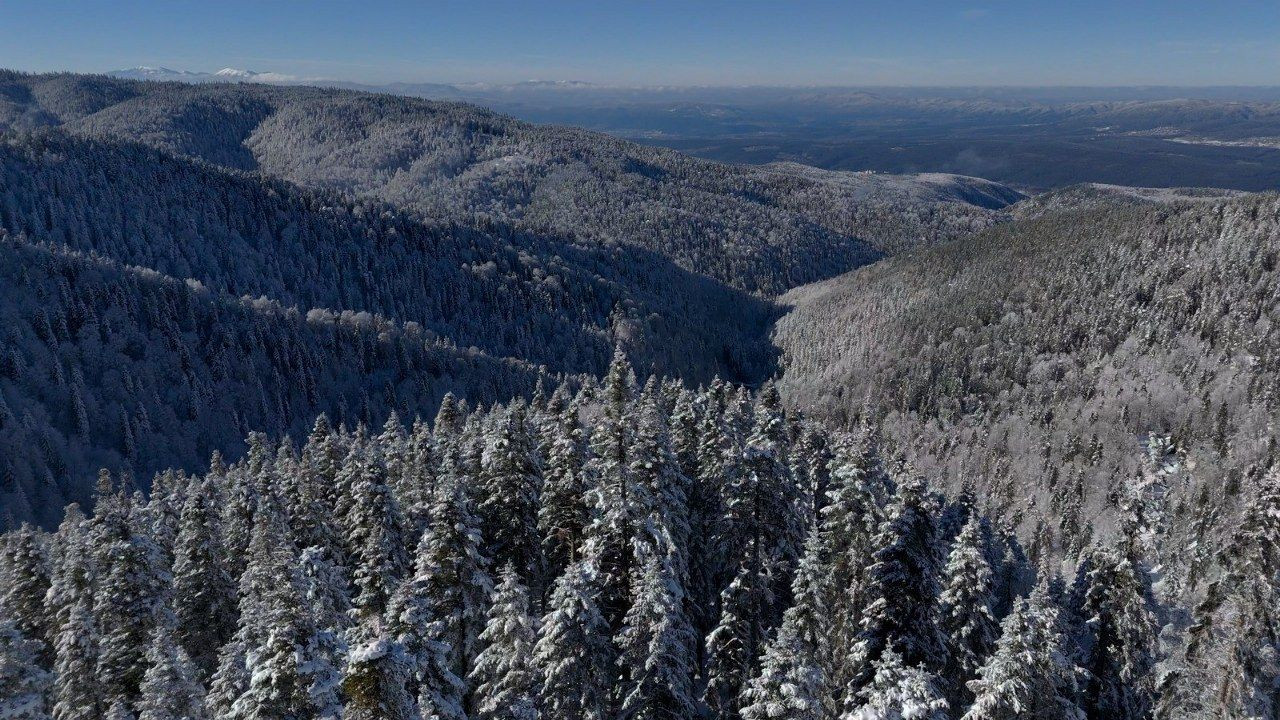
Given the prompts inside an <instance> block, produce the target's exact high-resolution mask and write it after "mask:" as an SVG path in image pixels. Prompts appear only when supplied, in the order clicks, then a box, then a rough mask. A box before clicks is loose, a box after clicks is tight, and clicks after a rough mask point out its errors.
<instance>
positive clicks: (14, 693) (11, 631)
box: [0, 617, 53, 720]
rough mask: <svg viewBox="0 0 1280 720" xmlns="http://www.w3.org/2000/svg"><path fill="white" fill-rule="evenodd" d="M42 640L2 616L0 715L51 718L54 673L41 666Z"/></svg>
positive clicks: (36, 719) (17, 719)
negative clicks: (50, 700)
mask: <svg viewBox="0 0 1280 720" xmlns="http://www.w3.org/2000/svg"><path fill="white" fill-rule="evenodd" d="M42 649H43V643H41V642H40V641H38V640H30V639H28V638H27V637H26V636H25V635H24V634H23V633H22V631H21V630H19V629H18V624H17V623H15V622H14V621H13V620H12V619H10V618H8V617H3V618H2V619H0V718H5V719H6V720H8V719H9V718H12V719H13V720H48V718H49V689H50V685H51V684H52V680H53V678H52V676H51V675H50V674H49V673H48V672H47V671H45V670H44V669H43V668H41V667H40V653H41V651H42Z"/></svg>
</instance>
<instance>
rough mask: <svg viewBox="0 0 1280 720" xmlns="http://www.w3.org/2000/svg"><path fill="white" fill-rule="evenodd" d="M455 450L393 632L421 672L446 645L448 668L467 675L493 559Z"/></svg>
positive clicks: (397, 602) (396, 599)
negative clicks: (486, 553)
mask: <svg viewBox="0 0 1280 720" xmlns="http://www.w3.org/2000/svg"><path fill="white" fill-rule="evenodd" d="M449 455H450V457H449V458H448V459H447V460H446V462H445V469H444V473H443V476H442V477H441V478H440V484H439V486H438V487H437V488H436V498H435V502H434V503H433V505H432V507H431V513H430V517H431V523H430V525H429V526H428V527H427V531H426V532H425V533H423V535H422V539H421V540H420V541H419V543H418V548H417V553H416V556H415V559H414V569H413V577H411V578H410V579H409V580H407V581H406V582H405V583H403V584H402V585H401V586H400V588H399V590H397V591H396V594H395V595H394V596H393V598H392V601H391V604H390V607H389V609H388V613H387V617H388V630H389V632H391V633H392V634H393V636H394V637H396V638H397V640H398V641H399V642H401V643H402V644H403V645H404V647H405V650H406V652H408V654H409V657H410V659H411V660H412V661H413V662H414V663H415V666H416V667H417V668H418V670H419V672H420V673H421V672H422V671H423V670H424V668H425V665H424V663H427V662H428V661H430V660H431V658H432V657H433V655H434V653H436V652H437V647H436V646H437V645H443V653H444V655H445V658H446V667H447V669H448V670H449V672H450V673H452V674H453V675H454V676H456V677H458V678H462V677H465V674H466V671H467V670H468V668H469V667H470V665H471V662H472V661H473V660H474V658H475V656H476V653H477V652H478V648H477V642H478V638H479V636H480V633H481V632H482V631H483V630H484V626H485V613H486V612H487V610H488V604H489V594H490V593H491V592H492V590H493V581H492V580H491V579H490V577H489V573H488V566H489V561H488V559H487V558H485V557H484V556H483V555H482V554H481V548H480V530H479V521H478V520H477V519H476V517H475V515H474V514H473V513H472V510H471V499H470V497H469V496H468V494H467V482H466V480H465V479H464V478H463V477H461V476H460V475H459V474H458V471H457V460H456V450H451V451H450V453H449ZM433 633H434V634H433ZM423 712H424V713H425V712H426V710H425V709H424V710H423Z"/></svg>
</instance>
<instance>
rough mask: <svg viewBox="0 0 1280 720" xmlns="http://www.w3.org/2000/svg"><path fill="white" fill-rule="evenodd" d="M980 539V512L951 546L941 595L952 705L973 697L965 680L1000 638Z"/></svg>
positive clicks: (945, 674)
mask: <svg viewBox="0 0 1280 720" xmlns="http://www.w3.org/2000/svg"><path fill="white" fill-rule="evenodd" d="M981 543H982V537H981V534H980V523H979V519H978V516H977V515H976V514H971V515H970V516H969V521H968V522H967V523H965V525H964V528H963V529H962V530H961V531H960V534H959V535H957V536H956V539H955V543H954V544H953V545H952V548H951V554H950V556H949V557H948V558H947V564H946V567H945V568H944V569H943V586H942V594H941V595H939V597H938V628H939V630H940V631H941V632H942V636H943V639H944V641H945V643H946V653H947V654H946V658H947V660H946V664H945V666H944V670H943V676H942V677H943V681H944V683H945V685H946V687H947V695H948V698H949V699H950V701H951V706H952V707H957V708H958V707H966V706H967V705H968V704H969V701H970V700H971V699H972V698H971V697H970V696H969V694H968V690H967V687H966V683H967V682H968V681H969V680H971V679H973V678H974V677H975V676H976V674H977V671H978V668H980V667H981V666H982V664H983V662H984V661H985V660H986V659H987V656H988V655H989V654H990V653H991V650H992V648H993V647H994V646H995V641H996V638H997V637H998V627H997V625H996V620H995V617H994V615H993V614H992V612H991V605H992V587H991V586H992V573H991V567H990V566H989V565H988V564H987V560H986V558H985V557H984V556H983V553H982V547H981Z"/></svg>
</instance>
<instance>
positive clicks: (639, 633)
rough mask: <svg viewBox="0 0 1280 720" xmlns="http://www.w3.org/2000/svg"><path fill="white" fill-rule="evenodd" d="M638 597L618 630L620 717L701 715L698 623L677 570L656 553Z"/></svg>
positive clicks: (654, 719)
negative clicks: (696, 682) (695, 663)
mask: <svg viewBox="0 0 1280 720" xmlns="http://www.w3.org/2000/svg"><path fill="white" fill-rule="evenodd" d="M634 594H635V601H634V602H633V603H632V605H631V609H630V610H629V611H628V612H627V616H626V619H625V621H624V622H623V627H622V632H621V633H619V635H618V641H617V644H618V648H619V657H618V664H619V666H620V667H621V668H622V684H621V687H620V688H619V691H620V692H619V696H620V697H621V700H622V702H621V707H620V711H619V713H618V717H620V718H636V720H678V719H680V718H691V717H694V716H695V715H696V707H697V705H696V703H695V701H694V695H693V687H692V672H691V668H690V667H689V660H690V655H691V652H690V651H691V649H692V646H693V643H694V637H693V628H692V627H690V626H689V621H688V620H687V618H686V617H685V614H684V598H683V592H682V591H681V590H680V580H679V578H678V577H677V576H676V570H675V569H673V568H672V567H671V561H670V560H669V559H667V558H665V557H661V558H660V557H658V556H657V555H653V554H650V555H649V556H648V558H647V560H646V562H645V567H644V571H643V573H642V574H641V575H640V576H639V577H638V578H637V588H636V591H635V593H634Z"/></svg>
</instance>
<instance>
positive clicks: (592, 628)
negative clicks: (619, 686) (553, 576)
mask: <svg viewBox="0 0 1280 720" xmlns="http://www.w3.org/2000/svg"><path fill="white" fill-rule="evenodd" d="M599 583H600V580H599V578H598V577H597V573H596V570H595V568H593V567H592V566H591V562H590V561H589V560H580V561H578V562H575V563H573V564H571V565H570V566H569V567H568V569H567V570H565V572H564V574H563V575H561V576H560V577H559V579H557V580H556V583H555V587H554V589H553V590H552V591H551V600H550V602H549V604H548V607H549V610H548V612H547V615H546V616H545V617H544V618H543V619H542V624H541V628H540V631H539V634H538V643H537V645H535V646H534V664H535V666H536V667H537V668H538V671H539V673H540V676H541V677H540V683H539V687H538V706H539V708H541V710H542V713H543V715H544V717H547V718H556V719H557V720H604V718H607V717H609V702H608V699H609V698H610V697H612V696H613V677H614V648H613V643H612V641H611V639H610V630H609V625H608V622H607V621H606V620H605V618H604V615H603V614H602V613H601V611H600V607H599V605H598V604H597V602H596V597H597V596H598V595H599Z"/></svg>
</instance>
